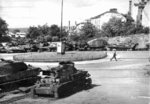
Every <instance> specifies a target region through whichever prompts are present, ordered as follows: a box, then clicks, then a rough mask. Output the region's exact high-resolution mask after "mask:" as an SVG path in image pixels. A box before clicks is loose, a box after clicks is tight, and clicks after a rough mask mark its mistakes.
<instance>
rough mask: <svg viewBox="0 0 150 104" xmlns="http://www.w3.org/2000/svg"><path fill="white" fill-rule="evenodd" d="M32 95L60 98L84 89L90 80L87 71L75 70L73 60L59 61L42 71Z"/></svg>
mask: <svg viewBox="0 0 150 104" xmlns="http://www.w3.org/2000/svg"><path fill="white" fill-rule="evenodd" d="M42 73H43V74H42V75H43V77H42V78H41V79H40V80H39V81H38V82H37V85H36V87H35V89H34V95H38V96H53V97H55V98H60V97H64V96H67V95H68V94H69V95H70V94H71V93H75V92H77V91H80V90H83V89H86V88H88V87H90V86H91V83H92V80H91V78H90V74H89V73H88V71H84V70H77V69H76V68H75V66H74V63H73V62H70V61H69V62H60V63H59V65H58V66H57V67H53V68H49V69H47V70H43V71H42Z"/></svg>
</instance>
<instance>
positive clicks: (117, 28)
mask: <svg viewBox="0 0 150 104" xmlns="http://www.w3.org/2000/svg"><path fill="white" fill-rule="evenodd" d="M101 33H103V34H105V36H108V37H115V36H127V35H131V34H139V33H146V34H148V33H149V28H148V27H143V26H138V27H137V26H136V25H135V24H134V22H133V20H132V18H129V17H127V16H126V21H122V19H121V18H116V17H112V18H111V19H110V20H109V21H108V22H107V23H104V24H103V25H102V29H101Z"/></svg>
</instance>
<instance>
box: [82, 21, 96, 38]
mask: <svg viewBox="0 0 150 104" xmlns="http://www.w3.org/2000/svg"><path fill="white" fill-rule="evenodd" d="M97 32H98V29H97V28H96V27H95V26H94V25H93V24H92V23H90V22H86V23H85V24H84V25H83V26H82V27H81V30H80V39H81V40H82V39H84V40H87V39H88V38H92V37H94V36H95V34H97Z"/></svg>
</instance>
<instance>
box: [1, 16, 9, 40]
mask: <svg viewBox="0 0 150 104" xmlns="http://www.w3.org/2000/svg"><path fill="white" fill-rule="evenodd" d="M7 26H8V25H7V23H6V21H5V20H3V19H2V18H0V38H1V37H2V36H4V35H6V34H7V32H8V27H7Z"/></svg>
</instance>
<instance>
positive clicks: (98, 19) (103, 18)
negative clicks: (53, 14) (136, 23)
mask: <svg viewBox="0 0 150 104" xmlns="http://www.w3.org/2000/svg"><path fill="white" fill-rule="evenodd" d="M112 17H117V18H122V20H123V21H125V20H126V18H125V17H124V15H123V14H122V13H119V12H118V11H117V9H116V8H113V9H110V10H109V11H106V12H104V13H101V14H100V15H97V16H94V17H91V18H90V19H88V20H87V21H89V22H91V23H92V24H94V25H95V26H96V27H97V28H98V29H101V26H102V25H103V23H105V22H108V21H109V19H110V18H112Z"/></svg>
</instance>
